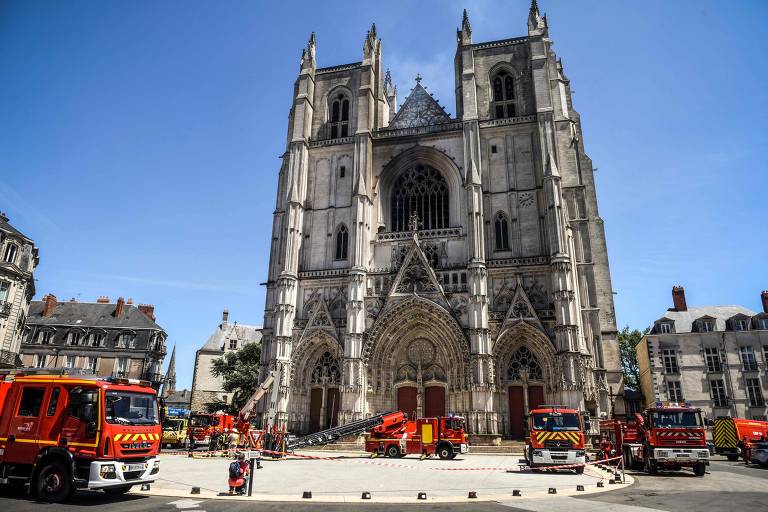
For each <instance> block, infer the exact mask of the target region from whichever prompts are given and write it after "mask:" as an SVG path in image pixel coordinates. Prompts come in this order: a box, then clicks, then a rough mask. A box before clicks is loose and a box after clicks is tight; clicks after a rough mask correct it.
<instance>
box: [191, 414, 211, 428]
mask: <svg viewBox="0 0 768 512" xmlns="http://www.w3.org/2000/svg"><path fill="white" fill-rule="evenodd" d="M189 424H190V425H192V426H193V427H210V426H211V417H210V416H192V418H191V419H190V420H189Z"/></svg>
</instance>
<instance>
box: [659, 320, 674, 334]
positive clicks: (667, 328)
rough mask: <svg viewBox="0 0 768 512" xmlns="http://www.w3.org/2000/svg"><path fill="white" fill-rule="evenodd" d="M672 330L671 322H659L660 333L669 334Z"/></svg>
mask: <svg viewBox="0 0 768 512" xmlns="http://www.w3.org/2000/svg"><path fill="white" fill-rule="evenodd" d="M671 332H672V324H671V323H669V322H659V334H669V333H671Z"/></svg>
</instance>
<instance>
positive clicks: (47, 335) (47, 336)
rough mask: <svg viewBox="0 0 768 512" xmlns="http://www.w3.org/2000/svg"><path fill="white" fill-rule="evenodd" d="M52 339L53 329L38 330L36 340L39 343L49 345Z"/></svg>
mask: <svg viewBox="0 0 768 512" xmlns="http://www.w3.org/2000/svg"><path fill="white" fill-rule="evenodd" d="M52 339H53V331H40V334H39V335H38V341H39V342H40V344H41V345H50V344H51V340H52Z"/></svg>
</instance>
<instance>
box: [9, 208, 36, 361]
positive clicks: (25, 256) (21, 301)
mask: <svg viewBox="0 0 768 512" xmlns="http://www.w3.org/2000/svg"><path fill="white" fill-rule="evenodd" d="M38 262H39V257H38V249H37V247H35V243H34V242H33V241H32V239H30V238H29V237H27V236H26V235H24V234H23V233H22V232H21V231H19V230H17V229H16V228H14V227H13V226H11V225H10V224H9V223H8V216H6V215H5V214H4V213H0V368H15V367H18V366H20V365H21V359H20V358H19V349H20V347H21V337H22V330H23V327H24V322H25V320H26V317H27V312H28V311H29V304H30V302H31V301H32V297H34V295H35V279H34V276H33V274H34V271H35V267H37V264H38Z"/></svg>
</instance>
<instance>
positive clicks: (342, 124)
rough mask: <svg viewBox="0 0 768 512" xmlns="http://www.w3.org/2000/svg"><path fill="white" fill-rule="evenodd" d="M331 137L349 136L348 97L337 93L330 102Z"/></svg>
mask: <svg viewBox="0 0 768 512" xmlns="http://www.w3.org/2000/svg"><path fill="white" fill-rule="evenodd" d="M330 119H331V138H332V139H337V138H339V137H347V136H349V98H347V97H346V95H344V94H339V95H338V96H336V97H335V98H334V99H333V101H332V102H331V116H330Z"/></svg>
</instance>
